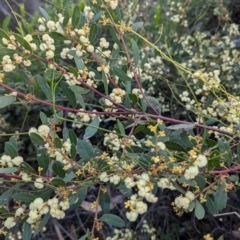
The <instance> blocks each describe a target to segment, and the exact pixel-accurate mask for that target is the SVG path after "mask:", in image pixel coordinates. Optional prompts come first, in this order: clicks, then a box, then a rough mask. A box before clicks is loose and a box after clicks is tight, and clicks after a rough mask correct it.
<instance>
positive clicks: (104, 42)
mask: <svg viewBox="0 0 240 240" xmlns="http://www.w3.org/2000/svg"><path fill="white" fill-rule="evenodd" d="M107 48H109V42H108V41H107V40H106V38H100V42H99V47H97V49H96V53H97V54H99V55H101V57H103V58H110V57H111V51H110V50H105V49H107ZM98 71H102V69H101V67H99V68H98Z"/></svg>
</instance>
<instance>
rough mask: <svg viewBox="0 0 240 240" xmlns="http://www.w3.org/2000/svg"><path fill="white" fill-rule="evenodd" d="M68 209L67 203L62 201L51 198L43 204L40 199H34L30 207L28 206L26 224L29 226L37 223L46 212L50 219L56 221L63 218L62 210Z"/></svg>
mask: <svg viewBox="0 0 240 240" xmlns="http://www.w3.org/2000/svg"><path fill="white" fill-rule="evenodd" d="M68 208H69V202H68V201H66V200H64V201H60V202H59V199H57V198H56V197H55V198H52V199H49V200H48V201H47V202H44V201H43V199H42V198H36V199H35V200H34V201H33V202H32V203H31V204H30V205H29V210H30V211H29V214H28V219H27V222H28V223H29V224H34V223H36V222H38V221H39V220H40V219H41V217H42V216H43V215H45V214H47V213H48V212H50V214H51V216H52V217H55V218H57V219H62V218H64V217H65V212H64V210H67V209H68Z"/></svg>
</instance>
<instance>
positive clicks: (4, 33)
mask: <svg viewBox="0 0 240 240" xmlns="http://www.w3.org/2000/svg"><path fill="white" fill-rule="evenodd" d="M0 37H1V38H6V39H9V36H8V34H7V33H6V32H5V31H4V30H3V29H0Z"/></svg>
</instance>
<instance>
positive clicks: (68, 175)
mask: <svg viewBox="0 0 240 240" xmlns="http://www.w3.org/2000/svg"><path fill="white" fill-rule="evenodd" d="M75 177H76V175H75V173H74V172H73V171H71V172H69V173H66V174H65V177H64V179H63V180H64V182H66V183H68V182H70V181H71V180H73V179H74V178H75Z"/></svg>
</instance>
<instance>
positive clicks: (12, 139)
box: [9, 136, 18, 151]
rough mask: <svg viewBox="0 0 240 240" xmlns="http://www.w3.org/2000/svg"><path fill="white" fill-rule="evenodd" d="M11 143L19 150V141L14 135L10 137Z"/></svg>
mask: <svg viewBox="0 0 240 240" xmlns="http://www.w3.org/2000/svg"><path fill="white" fill-rule="evenodd" d="M9 143H11V144H12V146H13V147H14V148H15V149H16V150H17V151H18V142H17V140H16V138H15V137H14V136H12V137H10V139H9Z"/></svg>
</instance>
